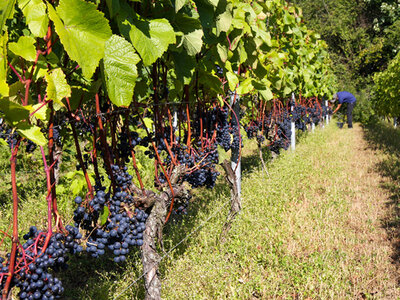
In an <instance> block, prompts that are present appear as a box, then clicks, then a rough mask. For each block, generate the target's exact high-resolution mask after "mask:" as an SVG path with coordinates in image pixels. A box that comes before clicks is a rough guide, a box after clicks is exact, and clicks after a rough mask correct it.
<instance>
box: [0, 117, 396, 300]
mask: <svg viewBox="0 0 400 300" xmlns="http://www.w3.org/2000/svg"><path fill="white" fill-rule="evenodd" d="M332 123H333V124H334V122H332ZM388 136H390V138H386V137H388ZM245 142H246V147H245V148H244V153H243V155H244V156H243V176H244V178H243V183H242V189H243V195H242V202H243V203H242V204H243V208H242V211H241V213H240V215H239V216H238V217H237V218H236V220H235V221H234V223H233V226H232V228H231V231H230V232H229V234H228V237H227V240H226V242H225V243H223V244H221V243H220V242H219V240H218V237H219V234H220V232H221V229H222V227H223V225H224V222H225V220H226V216H227V213H228V210H229V198H230V191H229V189H228V188H227V186H226V185H225V183H224V181H223V180H222V179H221V180H219V181H218V182H217V185H216V187H215V188H214V189H213V190H206V189H198V190H195V191H194V194H195V195H194V198H193V202H192V204H191V206H190V208H189V212H188V215H187V216H185V217H184V218H175V219H173V220H172V221H171V222H170V223H169V224H168V225H167V226H166V228H165V230H164V234H165V238H164V249H160V251H161V252H162V253H163V255H164V256H165V259H164V260H163V261H162V264H161V268H160V273H161V277H162V280H163V298H164V299H258V298H260V299H358V298H360V299H361V298H362V299H385V298H386V299H395V298H396V297H400V291H399V289H398V287H397V286H398V283H397V280H398V275H397V271H396V270H397V269H396V266H395V264H393V262H394V260H395V259H396V253H397V252H396V249H397V248H396V247H398V246H399V245H400V242H399V241H400V231H399V230H398V228H400V227H399V226H398V225H399V223H400V214H399V213H398V212H399V211H400V210H399V209H398V207H400V206H399V202H398V200H399V198H398V195H399V190H398V188H397V186H398V185H397V180H398V176H399V174H400V171H399V170H400V168H399V166H400V163H399V162H398V158H397V157H398V152H397V151H400V150H398V149H400V148H399V147H397V144H396V143H399V144H400V134H398V133H397V131H391V129H390V128H389V127H387V126H384V125H379V124H378V125H375V126H374V127H369V128H364V129H363V128H361V127H360V126H356V127H355V128H354V129H353V130H347V129H343V130H339V129H338V128H336V127H335V126H333V125H331V126H328V127H326V128H325V129H323V130H322V129H317V130H316V132H315V133H314V134H302V135H301V136H300V137H299V144H298V145H297V147H296V151H295V152H291V151H284V152H283V153H282V155H281V156H280V157H278V158H277V159H275V160H274V161H273V162H269V163H268V175H267V174H265V173H264V172H263V171H262V170H261V166H260V164H259V158H258V152H257V147H256V145H255V144H253V143H252V142H250V141H245ZM371 146H373V148H372V147H371ZM6 156H7V155H4V157H1V159H0V164H3V163H4V168H3V170H4V169H7V166H6V165H7V161H6ZM72 161H73V159H72ZM21 163H22V161H21ZM24 163H32V164H35V162H34V161H32V162H30V161H29V160H28V159H27V160H26V161H24ZM141 163H142V164H143V168H144V169H147V168H150V165H148V162H147V161H146V160H143V161H141ZM38 168H40V164H38V166H36V165H32V166H31V169H35V170H36V169H38ZM39 173H40V174H42V173H43V172H39ZM146 174H147V173H146ZM149 174H150V173H149ZM26 176H28V177H23V178H21V180H22V187H21V188H22V189H23V193H25V194H26V199H25V198H24V199H25V200H24V201H22V204H21V211H22V216H21V218H22V220H23V222H22V227H23V228H25V227H27V228H28V227H29V226H30V225H32V224H36V223H37V222H38V217H37V214H38V213H39V212H40V211H43V210H42V208H41V205H43V203H44V201H41V202H40V204H39V201H38V200H37V199H41V198H40V197H41V196H43V193H44V192H45V191H44V190H43V186H44V181H43V182H41V184H38V183H37V182H38V181H37V180H36V181H35V180H33V178H34V177H29V176H31V175H26ZM145 178H147V179H146V180H147V181H149V182H150V181H151V180H152V178H151V176H150V175H148V174H147V175H145ZM43 180H44V177H43ZM29 181H32V182H29ZM35 182H36V183H35ZM0 185H1V188H2V189H1V192H0V201H1V199H3V198H2V197H4V199H8V198H7V197H8V196H7V193H8V192H7V191H6V190H5V188H8V187H7V186H8V185H7V184H6V181H3V182H0ZM31 185H32V187H35V186H36V187H37V188H36V190H35V188H31ZM39 186H41V188H40V187H39ZM3 187H4V189H3ZM70 198H71V197H70V195H68V194H66V195H63V196H62V197H61V198H60V202H61V207H62V211H63V213H65V214H66V215H68V214H69V213H70V211H71V209H72V204H71V202H72V201H71V199H70ZM42 202H43V203H42ZM8 207H9V206H7V204H6V202H4V203H3V208H2V210H1V211H2V213H4V214H6V211H7V209H8ZM0 214H1V212H0ZM3 216H5V215H1V217H2V218H1V220H0V227H1V229H3V228H4V226H6V225H7V222H6V221H5V220H6V218H4V217H3ZM7 216H8V215H7ZM8 217H9V216H8ZM188 236H189V237H188ZM186 237H188V238H187V239H185V240H184V242H182V243H180V241H182V239H184V238H186ZM178 243H180V244H179V246H178V247H176V248H175V246H176V245H177V244H178ZM396 243H397V244H396ZM141 270H142V267H141V263H140V253H139V251H134V252H133V253H131V254H130V256H129V258H128V262H127V263H126V264H124V265H122V266H115V264H113V263H111V262H110V260H109V259H102V260H92V259H87V258H86V256H85V255H83V256H80V257H77V258H74V259H73V260H72V261H71V263H70V268H69V269H68V270H67V271H66V272H65V273H63V274H61V276H62V277H61V279H62V280H63V284H64V287H65V289H66V292H65V299H94V300H98V299H99V300H102V299H113V298H114V297H115V296H116V295H119V294H120V293H122V292H123V293H122V295H121V296H120V297H119V298H118V299H142V298H143V282H142V280H139V281H138V282H136V283H134V280H135V279H136V278H138V277H140V275H141ZM125 289H126V291H125Z"/></svg>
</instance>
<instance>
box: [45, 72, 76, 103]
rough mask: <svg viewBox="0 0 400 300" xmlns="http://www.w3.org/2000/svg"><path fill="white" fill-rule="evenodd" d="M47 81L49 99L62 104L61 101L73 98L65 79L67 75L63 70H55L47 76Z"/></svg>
mask: <svg viewBox="0 0 400 300" xmlns="http://www.w3.org/2000/svg"><path fill="white" fill-rule="evenodd" d="M45 79H46V81H47V88H46V93H47V99H49V100H53V101H55V102H56V103H59V104H62V102H61V100H62V99H64V98H65V97H71V87H70V86H69V85H68V83H67V80H66V79H65V74H64V73H63V71H62V70H61V68H58V69H54V70H52V71H51V72H49V73H47V74H46V76H45Z"/></svg>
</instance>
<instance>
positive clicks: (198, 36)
mask: <svg viewBox="0 0 400 300" xmlns="http://www.w3.org/2000/svg"><path fill="white" fill-rule="evenodd" d="M175 22H176V25H177V26H178V28H179V29H180V30H181V31H182V32H183V37H182V42H181V43H183V46H184V47H185V49H186V52H187V53H188V54H189V55H190V56H194V55H196V54H197V53H199V52H200V51H201V47H202V46H203V40H202V38H203V29H202V28H201V23H200V20H199V19H195V18H191V17H189V16H187V15H185V14H178V15H177V16H176V19H175Z"/></svg>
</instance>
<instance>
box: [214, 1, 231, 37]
mask: <svg viewBox="0 0 400 300" xmlns="http://www.w3.org/2000/svg"><path fill="white" fill-rule="evenodd" d="M231 10H232V4H228V5H227V7H226V9H225V10H224V12H223V13H221V14H219V15H218V16H217V19H216V26H217V36H219V35H220V33H221V32H228V30H229V29H230V28H231V25H232V19H233V18H232V13H231Z"/></svg>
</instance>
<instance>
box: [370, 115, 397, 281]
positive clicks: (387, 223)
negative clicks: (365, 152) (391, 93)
mask: <svg viewBox="0 0 400 300" xmlns="http://www.w3.org/2000/svg"><path fill="white" fill-rule="evenodd" d="M363 129H364V138H365V139H366V141H367V142H368V144H369V147H370V148H372V149H374V150H380V151H382V152H384V153H385V154H386V156H385V158H384V159H383V160H381V161H380V162H379V163H378V164H377V165H376V166H375V167H376V169H377V171H378V172H380V173H381V174H382V175H383V176H385V177H388V178H390V179H391V181H390V182H388V183H385V184H383V185H382V187H383V188H384V189H386V190H387V191H389V193H390V198H389V202H388V203H387V206H388V207H389V208H390V214H388V216H387V217H386V219H385V220H383V222H384V227H385V229H386V230H387V233H388V237H389V239H390V241H391V243H392V245H393V248H394V253H393V256H392V258H393V260H394V262H398V261H399V259H400V131H399V129H395V128H393V127H392V126H390V125H387V124H385V123H381V122H378V123H371V124H368V125H365V126H364V127H363ZM392 207H393V209H392ZM399 283H400V278H399Z"/></svg>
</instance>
